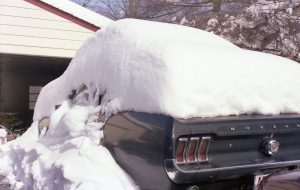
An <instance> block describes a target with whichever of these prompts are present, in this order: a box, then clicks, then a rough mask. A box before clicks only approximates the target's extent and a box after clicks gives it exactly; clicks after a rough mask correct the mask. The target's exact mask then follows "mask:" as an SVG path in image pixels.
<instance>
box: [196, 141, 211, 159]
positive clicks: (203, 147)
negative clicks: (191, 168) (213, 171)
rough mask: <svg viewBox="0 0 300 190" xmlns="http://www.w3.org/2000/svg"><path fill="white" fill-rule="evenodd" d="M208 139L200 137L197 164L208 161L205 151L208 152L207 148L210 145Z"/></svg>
mask: <svg viewBox="0 0 300 190" xmlns="http://www.w3.org/2000/svg"><path fill="white" fill-rule="evenodd" d="M210 140H211V138H210V137H202V139H201V143H200V146H199V150H198V151H199V154H198V161H199V162H204V161H208V157H207V151H208V147H209V144H210Z"/></svg>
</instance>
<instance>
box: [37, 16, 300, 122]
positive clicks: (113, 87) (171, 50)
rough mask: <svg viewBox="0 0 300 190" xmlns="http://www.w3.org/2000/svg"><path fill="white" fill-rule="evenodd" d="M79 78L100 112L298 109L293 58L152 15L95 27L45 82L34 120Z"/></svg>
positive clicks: (181, 114) (206, 113) (186, 114)
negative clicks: (150, 18)
mask: <svg viewBox="0 0 300 190" xmlns="http://www.w3.org/2000/svg"><path fill="white" fill-rule="evenodd" d="M78 76H80V77H78ZM82 84H85V85H87V86H88V87H89V88H90V89H92V88H96V89H97V92H98V93H99V94H103V99H102V103H101V105H100V106H101V107H102V108H101V109H102V110H103V111H104V112H105V113H116V112H118V111H127V110H134V111H142V112H150V113H162V114H167V115H172V116H174V117H178V118H191V117H213V116H227V115H240V114H253V113H259V114H271V115H275V114H281V113H300V96H299V94H300V88H299V86H300V65H299V64H298V63H296V62H294V61H291V60H289V59H286V58H283V57H279V56H275V55H271V54H266V53H260V52H255V51H249V50H243V49H240V48H238V47H236V46H234V45H233V44H231V43H230V42H228V41H226V40H224V39H222V38H221V37H218V36H216V35H214V34H212V33H208V32H205V31H202V30H198V29H194V28H189V27H184V26H179V25H172V24H165V23H158V22H151V21H141V20H135V19H124V20H119V21H116V22H113V23H111V24H109V25H108V26H107V27H105V28H104V29H102V30H99V31H98V32H97V33H96V35H95V36H94V37H91V38H90V39H89V40H88V41H87V42H86V43H85V44H84V45H83V46H82V47H81V48H80V49H79V50H78V51H77V54H76V55H75V57H74V58H73V60H72V62H71V63H70V66H69V67H68V69H67V70H66V72H65V73H64V74H63V75H62V76H61V77H60V78H58V79H56V80H55V81H53V82H51V83H49V84H48V85H47V86H46V87H44V88H43V90H42V92H41V94H40V96H39V98H38V102H37V105H36V108H35V114H34V119H35V120H37V119H40V118H42V117H43V116H47V115H50V114H51V113H52V112H53V111H54V110H55V105H58V104H60V103H61V102H63V101H64V100H66V99H67V97H68V95H69V94H70V93H71V91H72V90H73V89H77V88H79V87H80V86H81V85H82Z"/></svg>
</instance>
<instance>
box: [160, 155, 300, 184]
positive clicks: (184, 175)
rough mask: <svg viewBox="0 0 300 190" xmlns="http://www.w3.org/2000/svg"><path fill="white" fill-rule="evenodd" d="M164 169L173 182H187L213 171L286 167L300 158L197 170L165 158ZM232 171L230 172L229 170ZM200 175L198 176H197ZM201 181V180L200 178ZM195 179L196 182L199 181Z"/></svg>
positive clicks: (204, 176) (298, 163) (298, 162)
mask: <svg viewBox="0 0 300 190" xmlns="http://www.w3.org/2000/svg"><path fill="white" fill-rule="evenodd" d="M164 165H165V171H166V173H167V175H168V177H169V179H170V180H171V181H173V182H175V183H187V182H190V183H192V182H194V181H193V179H194V176H195V175H196V174H197V175H203V179H205V178H206V177H207V176H209V175H210V174H212V173H214V172H218V173H219V172H226V171H234V170H235V171H236V173H235V174H238V173H239V170H241V169H248V170H253V169H255V170H260V169H267V168H270V167H273V168H275V167H287V166H295V165H300V160H293V161H286V162H272V163H261V164H253V165H250V164H249V165H242V166H230V167H228V166H227V167H220V168H209V169H199V170H183V169H181V168H179V167H178V165H177V164H176V161H175V160H174V159H167V160H165V161H164ZM230 173H232V172H230ZM199 177H200V176H199ZM200 181H201V180H200ZM200 181H197V182H200Z"/></svg>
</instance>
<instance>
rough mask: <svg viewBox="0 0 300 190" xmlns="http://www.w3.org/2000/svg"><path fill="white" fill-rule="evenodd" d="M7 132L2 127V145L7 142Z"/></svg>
mask: <svg viewBox="0 0 300 190" xmlns="http://www.w3.org/2000/svg"><path fill="white" fill-rule="evenodd" d="M6 135H7V132H6V130H5V129H0V145H1V144H4V143H6Z"/></svg>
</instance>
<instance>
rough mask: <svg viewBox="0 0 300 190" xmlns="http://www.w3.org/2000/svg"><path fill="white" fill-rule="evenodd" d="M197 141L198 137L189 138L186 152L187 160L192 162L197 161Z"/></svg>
mask: <svg viewBox="0 0 300 190" xmlns="http://www.w3.org/2000/svg"><path fill="white" fill-rule="evenodd" d="M198 143H199V138H198V137H192V138H191V139H190V143H189V148H188V152H187V162H190V163H193V162H196V161H197V146H198Z"/></svg>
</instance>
